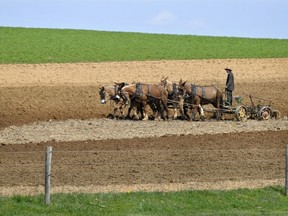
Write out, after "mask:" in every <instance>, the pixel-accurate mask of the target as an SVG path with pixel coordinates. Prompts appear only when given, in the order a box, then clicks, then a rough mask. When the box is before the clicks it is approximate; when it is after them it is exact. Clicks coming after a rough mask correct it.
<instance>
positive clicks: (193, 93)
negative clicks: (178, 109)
mask: <svg viewBox="0 0 288 216" xmlns="http://www.w3.org/2000/svg"><path fill="white" fill-rule="evenodd" d="M178 94H179V95H181V96H182V97H183V99H184V103H185V104H186V105H187V106H188V107H190V109H191V111H192V120H195V109H197V111H198V113H199V115H200V119H201V120H204V118H205V116H204V110H203V108H202V106H203V105H206V104H212V105H213V106H214V107H215V108H216V109H217V113H216V117H217V119H220V117H221V114H220V109H221V108H222V105H223V93H222V91H221V89H220V88H218V87H216V86H198V85H194V84H190V83H187V82H186V81H185V82H182V79H181V80H180V82H179V85H178ZM183 109H184V108H183ZM185 115H186V116H187V117H188V118H189V116H188V115H187V110H185Z"/></svg>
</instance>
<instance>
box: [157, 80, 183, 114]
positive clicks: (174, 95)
mask: <svg viewBox="0 0 288 216" xmlns="http://www.w3.org/2000/svg"><path fill="white" fill-rule="evenodd" d="M160 85H161V86H163V87H164V88H165V89H166V90H167V92H168V102H167V106H168V107H171V106H172V107H173V110H174V115H173V119H177V118H178V112H177V110H178V108H179V109H180V114H181V116H182V117H183V114H184V112H183V98H182V97H180V96H179V94H178V84H177V83H173V82H170V81H169V80H168V77H166V78H164V77H162V78H161V80H160Z"/></svg>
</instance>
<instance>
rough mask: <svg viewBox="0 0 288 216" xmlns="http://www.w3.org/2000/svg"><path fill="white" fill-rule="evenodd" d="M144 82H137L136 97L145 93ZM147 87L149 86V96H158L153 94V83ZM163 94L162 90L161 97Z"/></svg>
mask: <svg viewBox="0 0 288 216" xmlns="http://www.w3.org/2000/svg"><path fill="white" fill-rule="evenodd" d="M142 87H143V84H142V83H141V82H137V83H136V93H135V95H134V97H141V96H142V95H143V94H144V93H143V89H142ZM147 88H148V92H147V94H146V95H147V97H152V98H156V97H154V96H153V95H152V93H151V92H152V85H149V84H148V85H147ZM158 89H159V86H158ZM161 95H162V92H161V91H160V98H161Z"/></svg>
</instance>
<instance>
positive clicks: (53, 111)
mask: <svg viewBox="0 0 288 216" xmlns="http://www.w3.org/2000/svg"><path fill="white" fill-rule="evenodd" d="M225 67H231V68H232V69H233V72H234V76H235V86H236V88H235V91H234V95H241V96H243V97H244V103H246V104H249V103H250V101H249V99H248V95H249V94H252V95H253V96H254V97H255V102H256V103H258V102H259V101H260V99H261V101H260V103H261V104H269V103H270V101H271V102H272V106H273V108H274V109H277V110H279V111H280V112H281V114H282V117H284V118H282V119H281V120H278V121H276V120H269V121H267V122H266V123H265V122H259V124H258V122H257V121H255V120H254V121H255V122H254V121H253V122H251V121H252V120H251V121H248V122H246V123H238V122H234V121H227V120H226V121H227V123H225V122H224V123H223V122H218V123H217V122H215V121H211V122H210V120H207V121H206V122H197V123H191V122H185V123H182V122H181V123H178V121H179V120H171V121H169V122H168V123H166V122H156V121H155V122H153V123H151V122H147V123H143V122H141V123H140V122H137V121H136V122H135V121H133V123H132V122H131V124H129V121H125V122H123V123H122V122H120V123H119V121H117V120H113V121H112V120H109V121H107V122H105V124H104V123H103V124H102V123H101V125H99V124H100V123H99V122H98V121H97V119H99V121H100V119H102V118H105V116H107V115H108V114H109V113H111V112H112V107H110V106H109V104H106V105H101V104H100V102H99V95H98V88H99V87H100V86H102V85H105V84H108V83H113V81H119V82H120V81H126V82H132V81H141V82H145V83H158V82H159V81H160V79H161V77H162V76H165V77H167V76H168V77H169V80H171V81H179V80H180V78H182V79H183V80H187V81H188V82H191V83H195V84H199V85H209V84H217V85H218V86H220V87H221V88H222V89H224V85H225V81H226V76H227V74H226V72H225V71H224V68H225ZM0 86H1V87H0V128H1V130H0V135H1V137H0V143H2V144H1V146H0V170H1V176H0V192H1V194H4V195H10V194H15V193H24V194H27V193H28V194H33V193H39V192H43V182H44V180H43V175H44V172H43V167H44V151H45V146H47V145H51V146H53V168H52V170H53V176H52V186H53V187H54V191H55V192H57V191H58V192H61V191H64V192H67V191H82V192H85V191H90V192H92V191H130V190H181V189H191V188H192V189H203V188H235V187H253V186H255V187H259V186H265V185H270V184H282V183H283V178H284V176H285V171H284V167H285V146H286V145H287V144H288V123H287V122H288V121H287V118H285V116H287V115H288V106H287V104H288V99H287V95H288V59H240V60H236V59H230V60H229V59H227V60H193V61H152V62H117V63H116V62H115V63H114V62H112V63H81V64H40V65H0ZM256 98H257V99H256ZM68 119H73V122H71V120H69V121H66V120H68ZM80 120H85V121H84V125H85V124H86V126H83V122H80ZM174 121H175V124H173V122H174ZM58 122H59V123H58ZM85 122H86V123H85ZM101 122H103V120H101ZM127 122H128V123H127ZM176 122H177V123H176ZM80 123H81V124H80ZM190 123H191V124H190ZM210 123H211V124H210ZM57 124H59V125H58V126H57ZM55 125H56V126H55ZM167 127H169V129H167ZM173 127H175V128H173ZM31 128H32V129H31ZM59 128H61V130H60V129H59ZM116 128H117V130H116ZM119 128H120V129H122V130H119ZM149 128H150V129H149ZM151 128H152V129H151ZM153 128H154V129H153ZM156 128H157V130H156ZM171 128H172V129H173V130H171ZM194 128H195V130H194ZM239 128H245V130H244V129H243V130H242V129H241V130H240V129H239ZM196 129H197V130H196ZM198 129H202V132H201V133H194V131H199V130H198ZM75 131H76V132H75ZM81 131H83V133H81ZM171 131H172V132H171ZM215 131H217V132H215ZM100 132H101V134H100ZM159 133H160V134H161V136H158V134H159ZM74 135H77V136H74ZM31 137H32V138H31ZM33 137H34V138H35V139H34V138H33ZM140 137H143V138H140ZM13 143H17V144H13ZM21 143H22V144H21Z"/></svg>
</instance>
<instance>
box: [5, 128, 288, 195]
mask: <svg viewBox="0 0 288 216" xmlns="http://www.w3.org/2000/svg"><path fill="white" fill-rule="evenodd" d="M287 141H288V131H287V130H286V131H276V132H275V131H265V132H243V133H228V134H213V135H209V134H207V135H186V136H165V137H160V138H134V139H120V140H117V139H115V140H98V141H88V140H87V141H74V142H53V141H52V142H47V143H37V144H18V145H2V146H1V147H0V154H1V157H0V169H1V176H0V188H1V191H2V194H4V195H10V194H13V193H23V194H34V193H41V192H43V178H44V177H43V176H44V152H45V148H46V146H52V147H53V154H52V158H53V160H52V161H53V163H52V177H51V178H52V188H53V190H54V192H61V191H62V192H68V191H82V192H84V191H87V190H88V191H90V192H97V191H98V192H99V191H101V192H103V191H104V192H105V191H113V190H114V191H126V192H127V191H129V190H134V191H137V190H145V191H153V190H161V189H162V190H165V191H169V190H183V189H203V188H214V189H215V188H217V189H219V188H220V189H229V188H235V187H236V188H237V187H260V186H265V185H267V184H269V185H271V184H281V185H283V184H284V180H283V179H284V177H285V149H286V145H287Z"/></svg>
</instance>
